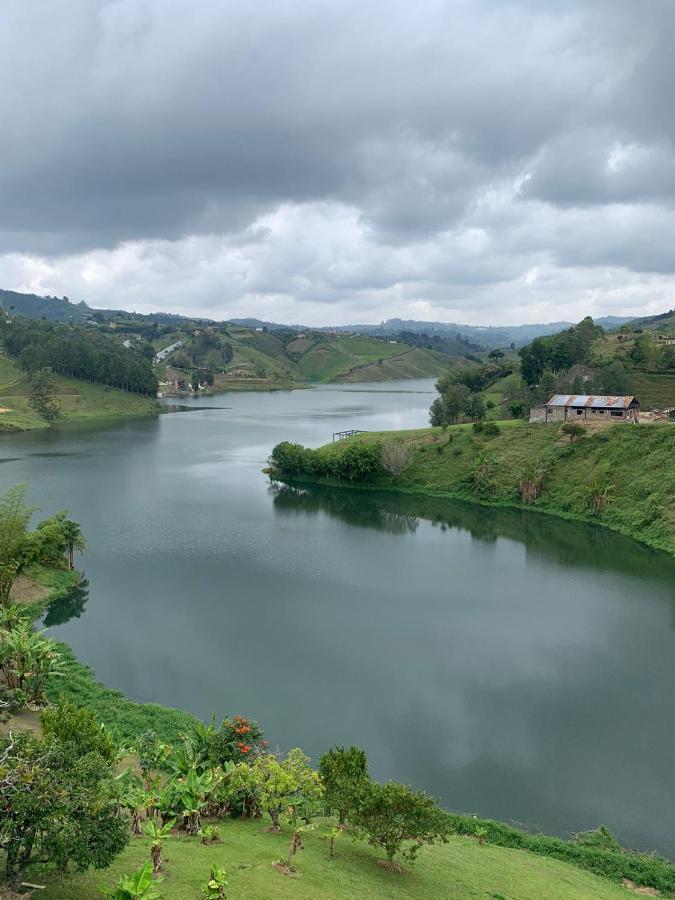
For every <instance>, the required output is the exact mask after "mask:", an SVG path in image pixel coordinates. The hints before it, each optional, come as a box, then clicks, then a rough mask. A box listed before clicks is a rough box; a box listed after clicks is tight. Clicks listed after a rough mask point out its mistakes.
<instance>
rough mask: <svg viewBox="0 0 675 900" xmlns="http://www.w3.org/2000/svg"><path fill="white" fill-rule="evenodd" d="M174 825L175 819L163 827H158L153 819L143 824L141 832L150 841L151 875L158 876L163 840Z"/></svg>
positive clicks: (160, 866)
mask: <svg viewBox="0 0 675 900" xmlns="http://www.w3.org/2000/svg"><path fill="white" fill-rule="evenodd" d="M175 824H176V820H175V819H169V821H168V822H166V823H165V824H164V825H158V824H157V821H156V820H155V819H148V820H147V821H145V822H143V831H144V832H145V834H147V836H148V837H149V838H150V840H151V844H150V859H151V860H152V874H153V875H155V876H156V875H159V870H160V869H161V868H162V847H163V846H164V838H166V837H168V836H169V835H170V834H171V831H172V830H173V827H174V825H175Z"/></svg>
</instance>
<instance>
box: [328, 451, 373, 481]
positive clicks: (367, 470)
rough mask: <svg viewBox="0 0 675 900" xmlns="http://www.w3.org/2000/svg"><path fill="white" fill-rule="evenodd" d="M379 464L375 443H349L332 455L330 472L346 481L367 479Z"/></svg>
mask: <svg viewBox="0 0 675 900" xmlns="http://www.w3.org/2000/svg"><path fill="white" fill-rule="evenodd" d="M379 465H380V448H379V446H378V445H377V444H364V443H361V442H353V443H349V444H348V445H347V446H346V447H345V448H344V449H342V450H341V451H340V452H338V453H336V454H335V455H334V457H333V471H332V474H333V475H335V477H337V478H346V479H347V480H348V481H369V480H370V479H371V478H372V477H373V475H374V474H375V472H376V471H377V469H378V468H379Z"/></svg>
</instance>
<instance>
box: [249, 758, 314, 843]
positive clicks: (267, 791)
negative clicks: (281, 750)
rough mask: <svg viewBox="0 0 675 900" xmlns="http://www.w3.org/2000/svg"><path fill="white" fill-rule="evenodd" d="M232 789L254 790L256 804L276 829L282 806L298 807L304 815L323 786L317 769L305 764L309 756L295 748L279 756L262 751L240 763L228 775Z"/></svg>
mask: <svg viewBox="0 0 675 900" xmlns="http://www.w3.org/2000/svg"><path fill="white" fill-rule="evenodd" d="M231 786H232V789H233V790H237V789H238V788H244V789H247V790H251V791H253V792H254V793H255V796H256V799H257V802H258V803H259V805H260V807H261V808H262V809H264V810H266V811H267V813H268V814H269V817H270V819H271V820H272V830H273V831H280V830H281V829H280V825H279V816H280V815H281V813H282V811H283V810H284V809H288V808H289V807H290V808H292V809H294V810H295V809H298V808H302V811H303V813H304V814H305V815H306V816H308V815H310V814H311V813H312V812H313V808H314V806H316V804H318V802H319V801H320V800H321V799H322V797H323V786H322V784H321V779H320V778H319V775H318V773H317V772H315V771H314V770H313V769H312V768H310V766H309V757H307V756H305V754H304V753H303V752H302V750H300V749H298V748H296V749H294V750H291V751H290V752H289V753H288V756H287V757H286V759H284V760H279V759H277V757H276V756H275V755H274V754H272V753H263V754H261V755H260V756H258V757H257V758H256V759H254V760H253V763H252V764H251V765H250V766H248V765H246V763H240V764H239V765H238V766H237V767H236V768H235V770H234V772H233V774H232V779H231Z"/></svg>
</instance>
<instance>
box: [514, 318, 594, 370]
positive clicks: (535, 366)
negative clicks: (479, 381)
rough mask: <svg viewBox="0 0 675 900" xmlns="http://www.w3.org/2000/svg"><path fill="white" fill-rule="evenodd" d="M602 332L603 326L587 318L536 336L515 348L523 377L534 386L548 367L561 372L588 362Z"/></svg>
mask: <svg viewBox="0 0 675 900" xmlns="http://www.w3.org/2000/svg"><path fill="white" fill-rule="evenodd" d="M602 334H603V331H602V328H600V327H598V326H597V325H595V324H594V323H593V319H591V318H590V317H586V318H585V319H583V320H582V321H581V322H579V324H578V325H575V326H573V327H572V328H568V329H567V330H566V331H560V332H558V333H557V334H552V335H547V336H546V337H538V338H535V339H534V340H533V341H532V342H531V343H530V344H527V346H525V347H521V348H520V350H519V351H518V353H519V355H520V370H521V374H522V376H523V378H524V379H525V381H526V382H527V383H528V384H529V385H537V384H540V383H541V379H542V376H543V375H544V373H545V372H546V371H547V370H548V371H550V372H554V373H555V372H561V371H564V370H567V369H569V368H570V367H571V366H573V365H576V364H577V363H588V362H589V360H590V353H591V348H592V346H593V344H594V342H595V341H596V340H597V339H598V338H599V337H601V336H602Z"/></svg>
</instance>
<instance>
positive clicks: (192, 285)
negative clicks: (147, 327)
mask: <svg viewBox="0 0 675 900" xmlns="http://www.w3.org/2000/svg"><path fill="white" fill-rule="evenodd" d="M674 45H675V0H642V2H638V0H568V2H566V0H549V2H541V0H447V2H436V0H420V2H416V3H413V2H410V0H403V2H397V0H355V2H352V0H335V2H329V0H321V2H319V0H317V2H312V0H283V2H282V0H278V2H275V0H256V2H255V3H251V2H245V0H238V2H230V0H106V2H101V0H2V5H1V6H0V123H1V127H0V287H5V288H10V289H13V290H21V291H32V292H36V293H41V294H42V293H49V294H57V295H58V296H62V295H64V294H65V295H67V296H68V297H70V299H71V300H80V299H83V298H84V299H86V300H87V302H88V303H90V304H91V305H92V306H112V307H123V308H127V309H136V310H138V311H151V310H159V309H161V310H165V311H172V312H181V313H187V314H194V315H203V316H211V317H214V318H226V317H233V316H248V315H250V316H257V317H259V318H263V319H272V320H275V321H285V322H302V323H307V324H315V325H319V324H340V323H347V322H370V321H379V320H381V319H383V318H388V317H393V316H400V317H403V318H418V319H438V320H445V321H460V322H467V323H482V324H490V323H493V324H502V323H519V322H534V321H552V320H559V319H563V318H565V319H572V320H576V319H579V318H580V317H582V316H583V315H586V314H588V313H590V314H593V315H604V314H609V313H616V314H649V313H657V312H662V311H664V310H665V309H668V308H670V307H672V306H675V146H674V142H675V97H674V90H675V89H674V86H675V53H674V52H673V46H674Z"/></svg>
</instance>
